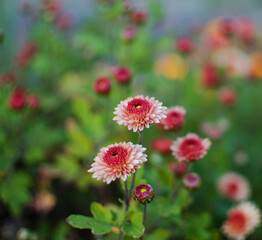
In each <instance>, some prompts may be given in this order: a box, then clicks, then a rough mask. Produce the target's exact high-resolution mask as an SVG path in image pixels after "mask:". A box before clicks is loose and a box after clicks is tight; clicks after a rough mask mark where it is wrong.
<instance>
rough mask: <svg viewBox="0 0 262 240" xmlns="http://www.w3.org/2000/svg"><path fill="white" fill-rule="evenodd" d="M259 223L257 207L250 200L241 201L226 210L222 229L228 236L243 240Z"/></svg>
mask: <svg viewBox="0 0 262 240" xmlns="http://www.w3.org/2000/svg"><path fill="white" fill-rule="evenodd" d="M259 224H260V212H259V209H258V208H257V207H256V206H255V205H254V204H252V203H250V202H243V203H240V204H239V205H238V206H236V207H234V208H232V209H231V210H230V211H229V212H228V217H227V220H226V222H225V223H224V224H223V226H222V231H223V233H224V234H225V235H226V236H228V237H229V238H232V239H236V240H244V239H245V238H246V237H247V235H249V234H250V233H252V232H253V231H254V229H255V228H256V227H257V226H258V225H259Z"/></svg>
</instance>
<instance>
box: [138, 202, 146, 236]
mask: <svg viewBox="0 0 262 240" xmlns="http://www.w3.org/2000/svg"><path fill="white" fill-rule="evenodd" d="M146 206H147V204H144V208H143V226H144V227H145V223H146ZM144 234H145V232H144V233H143V235H142V236H141V237H140V240H143V237H144Z"/></svg>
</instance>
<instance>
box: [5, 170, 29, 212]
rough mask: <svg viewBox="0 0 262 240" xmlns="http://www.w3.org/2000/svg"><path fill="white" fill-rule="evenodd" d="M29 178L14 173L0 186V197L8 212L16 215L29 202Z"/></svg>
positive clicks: (25, 175)
mask: <svg viewBox="0 0 262 240" xmlns="http://www.w3.org/2000/svg"><path fill="white" fill-rule="evenodd" d="M29 187H30V177H29V176H28V175H27V174H25V173H23V172H16V173H15V174H13V175H12V176H10V177H9V178H8V179H6V180H5V181H4V182H2V183H1V185H0V196H1V198H2V200H3V201H4V202H5V204H7V205H8V207H9V209H10V211H11V212H12V213H13V214H14V215H17V214H18V213H19V212H20V210H21V208H22V207H23V206H25V204H26V203H28V202H29V200H30V192H29Z"/></svg>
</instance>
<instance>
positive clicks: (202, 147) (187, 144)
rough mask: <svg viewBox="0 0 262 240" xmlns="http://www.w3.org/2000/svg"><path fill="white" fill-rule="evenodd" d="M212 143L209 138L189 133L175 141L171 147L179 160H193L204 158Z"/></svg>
mask: <svg viewBox="0 0 262 240" xmlns="http://www.w3.org/2000/svg"><path fill="white" fill-rule="evenodd" d="M210 145H211V142H210V141H209V139H207V138H205V139H201V138H199V137H198V136H197V135H196V134H193V133H189V134H187V135H186V136H185V137H183V138H178V139H177V140H176V141H174V142H173V144H172V145H171V148H170V149H171V150H172V153H173V155H174V156H175V158H176V159H177V160H178V161H180V162H182V161H186V162H191V161H196V160H199V159H201V158H203V157H204V156H205V155H206V154H207V150H208V149H209V147H210Z"/></svg>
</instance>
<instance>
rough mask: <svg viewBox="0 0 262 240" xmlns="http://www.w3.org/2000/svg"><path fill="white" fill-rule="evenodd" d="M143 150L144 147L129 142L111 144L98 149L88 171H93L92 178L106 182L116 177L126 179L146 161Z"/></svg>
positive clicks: (144, 149)
mask: <svg viewBox="0 0 262 240" xmlns="http://www.w3.org/2000/svg"><path fill="white" fill-rule="evenodd" d="M145 151H146V148H143V147H142V146H141V145H134V144H133V143H131V142H128V143H126V142H123V143H115V144H111V145H109V146H107V147H104V148H102V149H101V150H100V153H98V155H97V156H96V157H95V159H94V161H95V162H94V163H93V164H92V165H91V166H92V168H91V169H89V170H88V172H92V173H94V174H93V178H97V179H98V180H103V181H104V182H106V183H107V184H109V183H110V182H112V181H115V180H116V179H117V178H121V179H122V180H123V181H126V179H127V177H129V176H130V175H131V174H133V173H135V171H136V169H138V168H140V164H142V163H144V162H146V161H147V155H146V154H144V152H145Z"/></svg>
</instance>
